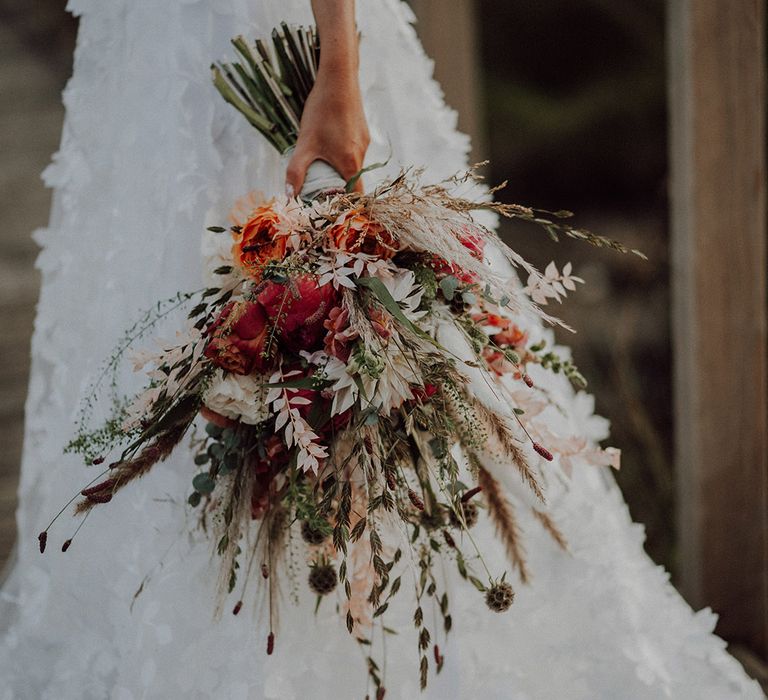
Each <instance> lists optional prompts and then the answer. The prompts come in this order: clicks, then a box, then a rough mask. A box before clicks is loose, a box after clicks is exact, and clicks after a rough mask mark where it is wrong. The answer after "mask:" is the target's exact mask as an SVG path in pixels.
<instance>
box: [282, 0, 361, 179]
mask: <svg viewBox="0 0 768 700" xmlns="http://www.w3.org/2000/svg"><path fill="white" fill-rule="evenodd" d="M312 11H313V12H314V14H315V22H316V24H317V29H318V33H319V35H320V44H321V49H320V67H319V69H318V74H317V81H316V82H315V86H314V87H313V88H312V92H311V93H310V94H309V97H308V98H307V103H306V105H305V107H304V114H303V115H302V118H301V128H300V131H299V138H298V142H297V143H296V150H295V151H294V154H293V157H292V158H291V160H290V162H289V164H288V170H287V173H286V188H287V190H288V193H289V194H293V193H298V192H299V191H301V186H302V185H303V184H304V178H305V176H306V173H307V168H308V167H309V166H310V164H311V163H312V162H313V161H315V160H324V161H326V162H327V163H330V164H331V165H332V166H333V167H334V168H335V169H336V170H337V171H338V172H339V174H340V175H341V176H342V177H343V178H345V179H349V178H351V177H352V176H353V175H354V174H355V173H357V172H358V171H359V170H360V169H361V168H362V166H363V158H364V157H365V151H366V149H367V148H368V142H369V140H370V139H369V135H368V125H367V123H366V121H365V113H364V111H363V101H362V97H361V94H360V84H359V81H358V40H357V28H356V26H355V2H354V0H312ZM358 184H360V183H359V182H358Z"/></svg>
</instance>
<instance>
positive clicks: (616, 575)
mask: <svg viewBox="0 0 768 700" xmlns="http://www.w3.org/2000/svg"><path fill="white" fill-rule="evenodd" d="M70 9H71V11H72V12H74V13H76V14H78V15H79V16H80V20H81V24H80V34H79V37H78V46H77V52H76V57H75V71H74V77H73V78H72V80H71V81H70V83H69V85H68V86H67V88H66V90H65V93H64V102H65V104H66V108H67V119H66V123H65V126H64V132H63V137H62V144H61V149H60V151H59V152H58V153H57V154H56V156H55V157H54V161H53V164H52V165H51V166H50V167H49V168H48V169H47V170H46V172H45V180H46V182H47V183H48V185H49V186H51V187H53V188H54V191H55V196H54V205H53V211H52V215H51V221H50V226H49V227H48V228H47V229H45V230H42V231H39V232H37V233H36V234H35V235H36V240H37V241H38V242H39V243H40V244H41V246H42V252H41V254H40V257H39V260H38V266H39V268H40V269H41V270H42V273H43V288H42V293H41V299H40V306H39V310H38V317H37V322H36V326H35V334H34V339H33V345H32V353H33V370H32V378H31V382H30V388H29V399H28V402H27V426H26V442H25V447H24V457H23V466H22V472H21V484H20V490H19V494H20V506H19V510H18V529H19V541H18V551H17V557H16V562H15V567H14V568H13V570H12V572H11V573H10V576H9V578H8V580H7V581H6V583H5V585H4V588H3V589H2V596H1V598H0V627H1V628H2V630H3V631H2V636H1V637H0V642H1V644H0V678H1V679H2V683H0V698H2V699H3V700H10V699H11V698H14V699H15V698H18V699H30V700H69V699H72V700H74V699H77V700H83V699H86V700H90V699H94V700H101V699H103V698H113V699H115V700H137V699H139V698H148V699H158V700H159V699H162V700H175V699H177V698H178V699H181V698H184V699H185V700H197V699H207V698H216V699H217V700H228V699H231V700H235V699H238V700H239V699H242V700H245V699H253V698H276V699H279V700H293V699H299V698H308V697H311V698H317V699H318V700H324V699H326V698H327V699H330V698H340V699H346V698H362V697H364V696H365V693H366V692H367V690H368V688H367V679H366V677H365V674H364V670H363V655H362V654H361V651H360V648H359V647H358V645H357V644H356V643H355V642H354V641H353V640H352V639H351V638H350V637H349V635H348V634H347V633H346V631H345V630H344V629H343V625H342V622H341V621H340V618H339V616H338V615H337V613H336V611H335V609H334V608H335V606H334V604H333V601H325V603H324V604H323V606H321V608H320V610H319V612H318V613H317V615H316V616H315V615H314V614H313V608H314V599H313V598H312V596H311V595H309V594H305V593H303V592H302V591H303V587H302V586H298V589H299V590H298V595H299V596H300V598H301V600H300V603H299V604H298V605H295V604H293V603H291V601H290V593H291V590H290V588H291V586H290V585H288V584H287V585H286V590H285V600H284V602H283V605H282V607H281V619H280V630H279V631H278V635H277V644H276V651H275V654H274V655H273V656H271V657H267V656H266V654H265V639H266V633H267V630H266V626H265V622H264V620H263V619H262V618H261V617H260V616H259V614H258V608H257V606H252V608H251V607H249V606H246V608H245V609H244V610H243V612H241V613H240V615H239V616H238V617H234V616H232V615H231V614H229V612H227V611H225V614H224V615H223V616H222V617H221V619H220V620H219V621H218V622H213V621H212V614H211V611H212V601H213V600H214V588H215V571H216V561H215V558H213V557H212V555H211V548H210V544H209V543H208V542H207V541H206V540H205V539H204V538H203V537H201V536H200V535H190V534H189V531H190V530H191V529H192V525H193V516H192V514H191V513H190V510H189V508H188V507H187V506H186V505H185V503H184V500H183V499H184V495H185V494H186V493H187V490H188V488H189V482H190V479H191V475H192V467H191V465H190V458H189V454H188V453H185V450H184V449H179V450H178V451H177V453H176V454H175V455H174V457H173V458H172V459H170V460H168V461H167V462H165V463H163V464H161V465H159V466H158V467H157V468H156V469H155V470H154V471H153V472H152V474H151V475H150V476H148V477H147V478H145V479H144V480H142V481H141V482H139V483H137V484H135V485H133V486H132V487H131V488H129V489H126V490H125V491H124V492H122V493H121V494H120V495H119V497H117V498H116V499H115V500H114V501H113V502H112V503H111V504H110V505H109V506H108V507H104V508H97V509H96V510H95V512H94V513H93V514H92V515H91V516H90V517H89V519H88V521H87V522H86V524H85V526H84V528H83V529H82V530H81V532H80V534H79V535H78V537H77V539H76V540H75V542H74V544H73V545H72V547H71V549H70V550H69V552H67V553H66V554H62V553H61V552H60V551H59V546H60V544H61V542H63V540H65V539H66V538H67V537H69V536H70V535H71V533H72V531H73V529H74V527H75V526H76V521H75V520H73V519H71V518H69V517H68V516H65V517H64V518H62V519H61V520H60V521H59V522H58V523H57V524H56V525H55V526H54V528H53V530H52V531H51V535H50V544H49V551H48V552H46V555H45V556H41V555H40V554H39V553H38V551H37V542H36V535H37V533H38V532H39V531H40V530H41V529H42V528H43V527H45V525H46V524H47V522H48V520H49V519H50V517H51V516H52V515H53V514H54V513H55V512H56V511H57V510H58V509H59V507H60V506H61V505H62V504H63V503H64V502H66V500H67V499H68V498H69V496H70V495H72V494H73V493H75V492H76V491H77V490H79V488H80V487H82V485H83V484H84V483H85V482H87V481H88V480H90V479H91V478H92V477H93V476H95V472H94V468H87V467H84V466H82V465H81V464H80V463H79V461H78V459H77V458H75V457H73V456H64V455H63V454H62V447H63V445H64V444H65V443H66V442H67V440H68V438H69V437H70V435H71V433H72V430H73V421H74V419H75V418H76V415H77V411H78V406H79V403H80V400H81V398H82V397H83V396H84V395H85V393H87V388H88V384H89V383H90V381H92V379H93V378H94V376H95V375H96V374H97V372H98V369H99V366H100V363H101V362H102V360H103V358H104V357H106V356H107V355H108V354H109V352H110V350H111V348H112V347H113V345H114V344H115V342H116V341H117V340H118V339H119V338H120V336H121V334H122V331H123V330H124V328H125V327H126V326H127V325H128V324H129V323H130V322H131V321H132V320H133V319H135V318H137V317H138V315H139V312H140V310H141V309H144V308H147V307H149V306H150V305H151V304H152V303H153V302H154V301H155V300H156V299H159V298H163V297H168V296H171V295H173V294H174V293H175V292H176V291H177V290H192V289H196V288H198V287H200V286H201V284H200V279H201V270H200V256H199V245H198V241H199V240H200V232H201V230H202V228H203V226H204V224H205V223H206V221H207V220H209V219H212V220H217V217H219V218H218V221H221V220H222V219H221V217H222V216H224V215H225V214H226V212H227V210H228V208H229V206H230V204H231V202H232V199H233V198H235V197H236V196H240V195H242V194H245V193H247V192H248V191H250V190H252V189H261V190H263V191H265V192H267V193H269V192H270V191H273V190H276V189H277V188H282V180H283V172H282V169H281V166H280V161H279V158H278V156H277V155H276V154H275V153H273V152H271V151H270V148H269V147H268V146H267V145H266V144H265V143H264V142H263V141H262V139H261V138H260V137H259V135H258V134H257V133H255V132H254V131H253V130H252V129H251V128H250V127H249V126H248V125H247V124H246V122H245V121H244V120H243V119H242V118H241V117H239V116H238V115H237V114H236V113H235V112H234V111H233V110H232V109H231V108H230V107H229V106H227V105H225V104H224V103H223V101H222V100H221V99H220V98H219V97H218V95H217V94H216V92H215V90H214V88H213V87H212V85H211V82H210V80H209V74H208V66H209V64H210V62H211V60H213V59H217V58H226V57H228V56H230V55H231V51H230V48H229V45H228V40H229V38H230V37H231V36H233V35H235V34H238V33H245V34H246V35H248V34H252V35H256V34H263V33H265V32H267V31H269V30H270V29H271V28H272V27H273V26H275V25H277V24H278V23H279V21H281V20H288V21H303V22H308V21H310V19H311V17H310V10H309V2H308V0H271V1H268V0H163V1H162V2H158V1H157V0H108V1H106V2H105V0H72V1H71V2H70ZM358 14H359V24H360V29H361V32H362V47H361V51H362V57H361V80H362V84H363V89H364V96H365V105H366V111H367V114H368V117H369V120H370V126H371V132H372V136H373V145H372V147H371V150H370V152H369V156H368V159H369V162H375V161H380V160H384V159H386V157H387V156H388V155H389V153H390V151H391V153H392V158H391V161H390V165H389V166H388V168H387V171H386V172H383V173H382V172H381V171H377V172H374V173H371V174H370V175H369V176H368V177H367V182H368V184H369V185H370V184H372V183H373V181H374V179H375V178H378V177H381V176H383V175H386V174H392V173H394V172H396V171H397V170H398V168H399V166H400V165H401V164H408V163H414V164H418V165H422V164H423V165H425V166H427V173H426V177H428V178H435V177H442V176H445V175H448V174H451V173H453V172H454V171H457V170H459V169H461V168H462V167H463V166H464V165H465V162H466V152H467V147H468V142H467V139H466V138H465V137H464V136H462V135H460V134H458V133H457V132H456V130H455V121H456V120H455V115H454V114H453V113H452V112H451V111H450V110H448V109H446V107H445V106H444V105H443V103H442V98H441V94H440V91H439V88H438V87H437V85H436V84H435V83H434V82H433V81H432V80H431V77H430V76H431V63H430V61H429V60H428V59H427V58H426V57H425V56H424V54H423V52H422V50H421V48H420V46H419V44H418V42H417V39H416V36H415V33H414V31H413V29H412V27H411V26H409V21H410V20H411V19H412V18H411V15H410V11H409V10H408V9H407V7H406V6H405V5H403V4H400V3H399V1H398V0H359V2H358ZM172 325H173V319H171V322H170V324H169V328H171V327H172ZM537 332H538V333H545V331H543V330H539V331H537ZM548 333H549V332H548V331H547V332H546V334H547V336H548V337H549V335H548ZM563 352H564V353H566V354H567V350H565V349H563ZM534 379H535V380H537V382H539V383H540V384H543V385H546V386H548V387H549V388H550V389H551V390H552V391H553V392H556V395H557V396H558V398H559V401H560V404H561V407H562V409H563V412H562V413H561V414H559V415H558V416H553V419H557V420H558V421H561V422H564V424H565V425H566V427H568V428H570V429H572V430H573V432H574V434H581V435H586V436H588V437H589V438H590V439H592V440H598V439H602V438H604V437H605V435H606V433H607V422H606V421H605V420H604V419H602V418H599V417H596V416H594V415H593V401H592V398H591V397H590V396H588V395H586V394H583V393H580V394H578V395H576V394H574V393H573V391H572V389H571V388H570V386H569V385H568V384H567V382H565V381H552V380H550V379H547V378H546V377H545V376H541V377H540V376H538V375H534ZM137 381H138V380H137V379H136V378H134V377H131V376H130V374H128V373H127V374H126V375H125V376H122V377H120V388H121V389H122V390H126V391H129V390H131V389H132V388H135V387H136V382H137ZM98 417H99V416H98V413H97V414H96V416H95V418H98ZM549 493H550V499H551V501H552V503H553V506H554V507H553V512H554V513H557V522H558V525H559V526H560V528H561V529H562V530H563V531H564V533H565V535H566V537H567V538H568V540H569V542H570V553H568V554H565V553H563V552H561V551H560V550H559V549H557V548H556V547H555V545H554V544H553V543H552V541H551V539H550V538H549V537H548V536H547V535H546V534H545V533H544V532H543V529H542V527H541V526H540V524H539V523H538V522H537V521H535V520H534V519H533V518H532V517H531V516H527V515H526V513H528V512H529V511H528V510H526V509H521V525H522V529H523V530H524V533H525V536H526V549H527V553H528V558H529V564H530V568H531V571H532V572H533V581H532V582H531V584H530V585H529V586H523V585H521V584H520V583H519V582H515V587H516V589H517V598H516V600H515V603H514V605H513V607H512V609H511V610H510V611H509V612H508V613H506V614H504V615H496V614H494V613H492V612H490V611H488V610H487V609H486V608H485V606H484V604H483V602H482V599H481V597H480V596H479V595H478V594H477V592H476V591H475V590H474V589H472V588H471V587H470V586H468V585H467V584H466V582H463V581H458V580H456V576H454V575H453V574H452V573H451V572H450V571H449V572H448V573H447V578H448V581H447V585H448V588H449V590H450V594H451V599H452V605H453V608H454V609H453V618H454V631H453V632H452V633H451V635H450V637H449V639H448V640H447V642H446V641H443V640H442V639H441V646H442V648H443V652H444V654H445V656H446V664H445V668H444V670H443V672H442V673H441V674H440V675H439V676H438V677H436V678H433V679H432V680H431V682H430V686H429V688H428V690H427V692H426V693H425V694H424V697H428V698H441V699H450V698H488V699H493V698H498V699H510V700H511V699H515V700H522V699H549V698H565V699H567V700H578V699H581V698H584V699H586V698H589V699H590V700H594V699H595V698H606V699H615V698H623V699H638V700H639V699H641V698H647V699H649V700H657V699H658V698H665V697H669V698H692V699H696V700H703V699H707V698H709V699H711V700H725V699H727V698H759V697H762V694H761V692H760V691H759V689H758V687H757V685H756V684H754V683H753V682H751V681H749V680H748V679H747V678H746V676H745V675H744V673H743V672H742V671H741V668H740V667H739V665H738V664H737V663H736V662H735V661H734V660H733V659H731V658H730V657H729V656H728V655H727V654H726V653H725V651H724V647H725V645H724V643H723V642H722V641H721V640H720V639H718V638H717V637H715V636H713V635H712V634H711V631H712V629H713V626H714V623H715V617H714V615H713V614H712V613H711V612H709V611H706V610H705V611H701V612H698V613H693V612H692V611H691V610H690V609H689V608H688V607H687V606H686V605H685V603H684V602H683V600H682V599H681V598H680V596H679V595H678V594H677V593H676V592H675V590H674V589H673V588H672V587H671V585H670V584H669V582H668V576H667V574H666V573H665V572H664V571H663V570H662V569H661V568H659V567H657V566H655V565H654V564H653V563H652V562H651V561H650V560H649V559H648V558H647V557H646V556H645V554H644V553H643V549H642V541H643V530H642V527H640V526H639V525H634V524H632V523H631V522H630V519H629V516H628V512H627V509H626V506H625V504H624V502H623V500H622V498H621V495H620V493H619V491H618V489H617V487H616V486H615V484H614V482H613V480H612V478H611V477H610V475H609V474H607V473H605V472H602V471H597V470H595V469H594V468H586V467H579V466H578V465H576V466H575V468H574V473H573V478H572V480H571V482H570V483H569V484H568V486H567V488H566V485H565V484H564V483H562V484H558V483H555V484H550V491H549ZM473 532H474V533H476V539H477V540H478V541H479V542H480V544H481V547H482V549H484V550H485V551H486V552H488V556H487V559H488V561H489V563H490V565H491V567H492V568H494V567H495V568H496V569H497V570H500V571H501V570H504V568H506V566H505V564H504V560H503V554H502V552H501V551H500V548H499V546H498V545H496V544H495V541H494V539H493V535H492V531H491V526H490V524H489V523H488V522H487V519H486V518H482V519H481V522H480V523H479V524H478V526H477V529H476V530H474V531H473ZM301 565H303V564H301ZM305 575H306V574H305V572H300V573H299V576H298V578H299V579H302V578H303V577H304V576H305ZM513 581H514V578H513ZM142 582H143V591H142V593H141V595H139V596H138V597H137V598H136V600H135V601H133V595H134V593H135V592H136V591H137V589H138V588H139V586H140V585H142ZM251 592H252V593H253V592H255V587H254V588H252V589H251ZM247 598H248V596H246V599H247ZM398 600H399V602H397V601H398ZM408 600H409V597H408V596H407V595H403V594H401V595H400V596H398V598H397V599H395V602H394V603H393V606H392V608H393V609H392V617H390V618H389V620H388V624H389V625H391V626H394V627H396V628H397V629H398V630H400V634H399V635H398V636H397V637H389V639H388V641H387V642H386V643H387V650H386V651H387V653H386V658H387V666H386V672H385V682H386V686H387V689H388V693H387V698H409V699H412V698H416V697H419V691H418V672H417V668H416V656H417V654H416V648H417V647H416V639H415V632H414V630H413V625H412V623H411V620H410V617H411V614H412V612H411V608H410V605H406V602H407V601H408ZM132 603H133V604H132ZM227 605H229V602H228V603H227ZM381 644H382V640H381V638H380V637H378V636H377V637H376V641H375V644H374V646H375V647H376V650H378V649H380V645H381Z"/></svg>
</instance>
